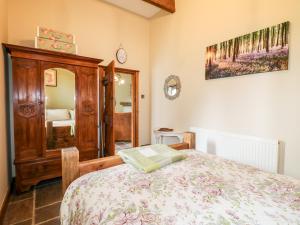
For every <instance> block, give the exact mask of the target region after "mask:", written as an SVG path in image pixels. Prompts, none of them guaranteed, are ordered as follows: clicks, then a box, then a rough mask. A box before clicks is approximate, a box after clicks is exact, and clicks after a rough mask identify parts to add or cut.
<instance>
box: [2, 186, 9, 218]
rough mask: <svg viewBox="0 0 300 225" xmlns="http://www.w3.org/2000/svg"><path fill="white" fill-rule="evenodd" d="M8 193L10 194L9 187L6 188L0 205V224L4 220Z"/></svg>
mask: <svg viewBox="0 0 300 225" xmlns="http://www.w3.org/2000/svg"><path fill="white" fill-rule="evenodd" d="M9 194H10V188H9V189H8V190H7V192H6V194H5V197H4V200H3V203H2V206H1V207H0V224H3V222H4V216H5V212H6V209H7V206H8V201H9Z"/></svg>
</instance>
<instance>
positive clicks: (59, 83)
mask: <svg viewBox="0 0 300 225" xmlns="http://www.w3.org/2000/svg"><path fill="white" fill-rule="evenodd" d="M44 81H45V127H46V134H47V135H46V136H47V140H46V143H47V149H60V148H66V147H72V146H74V145H75V74H74V73H73V72H71V71H69V70H66V69H62V68H53V69H52V68H51V69H48V70H45V72H44Z"/></svg>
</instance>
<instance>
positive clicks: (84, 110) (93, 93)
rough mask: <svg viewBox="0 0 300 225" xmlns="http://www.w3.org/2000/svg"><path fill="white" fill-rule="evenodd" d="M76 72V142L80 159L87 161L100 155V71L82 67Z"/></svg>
mask: <svg viewBox="0 0 300 225" xmlns="http://www.w3.org/2000/svg"><path fill="white" fill-rule="evenodd" d="M76 70H77V77H76V89H77V92H76V93H77V94H76V95H77V96H76V103H77V104H76V107H77V111H76V112H77V115H76V121H77V126H76V140H77V147H78V148H79V151H80V159H81V160H82V159H85V160H86V159H92V158H95V157H96V156H97V154H98V107H97V105H98V94H97V92H98V76H97V73H98V70H97V69H95V68H88V67H80V66H78V67H77V68H76ZM87 152H89V153H87Z"/></svg>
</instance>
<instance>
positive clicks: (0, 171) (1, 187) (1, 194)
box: [0, 0, 9, 209]
mask: <svg viewBox="0 0 300 225" xmlns="http://www.w3.org/2000/svg"><path fill="white" fill-rule="evenodd" d="M6 41H7V1H6V0H0V43H3V42H6ZM4 83H5V82H4V61H3V54H2V52H1V53H0V159H1V163H0V209H1V208H2V204H3V201H4V198H5V195H6V193H7V191H8V187H9V185H8V178H7V176H8V175H7V174H8V171H7V162H8V160H6V159H7V149H6V132H5V131H6V124H5V121H6V119H5V107H4V106H5V97H4V96H5V87H4Z"/></svg>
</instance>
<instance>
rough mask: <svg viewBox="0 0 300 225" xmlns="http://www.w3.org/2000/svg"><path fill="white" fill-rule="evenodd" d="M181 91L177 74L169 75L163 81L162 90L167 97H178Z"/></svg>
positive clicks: (171, 98)
mask: <svg viewBox="0 0 300 225" xmlns="http://www.w3.org/2000/svg"><path fill="white" fill-rule="evenodd" d="M180 91H181V84H180V79H179V77H178V76H175V75H171V76H169V77H168V78H167V79H166V81H165V86H164V92H165V96H166V98H167V99H170V100H174V99H176V98H178V96H179V94H180Z"/></svg>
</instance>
